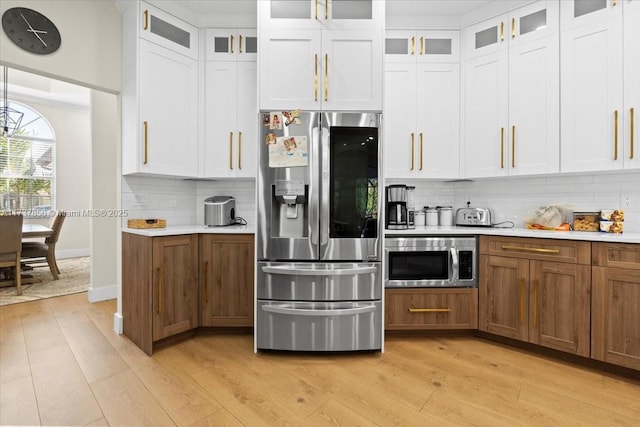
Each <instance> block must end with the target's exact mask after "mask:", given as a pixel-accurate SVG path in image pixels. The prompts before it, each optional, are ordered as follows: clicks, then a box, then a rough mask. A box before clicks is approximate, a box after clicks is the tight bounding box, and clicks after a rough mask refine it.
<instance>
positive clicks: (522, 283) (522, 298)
mask: <svg viewBox="0 0 640 427" xmlns="http://www.w3.org/2000/svg"><path fill="white" fill-rule="evenodd" d="M525 290H526V283H525V281H524V277H521V278H520V323H521V324H522V323H524V312H525V295H524V292H525Z"/></svg>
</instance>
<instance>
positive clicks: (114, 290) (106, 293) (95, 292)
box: [88, 285, 118, 302]
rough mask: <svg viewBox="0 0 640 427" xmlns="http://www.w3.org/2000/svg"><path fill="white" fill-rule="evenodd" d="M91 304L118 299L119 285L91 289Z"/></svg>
mask: <svg viewBox="0 0 640 427" xmlns="http://www.w3.org/2000/svg"><path fill="white" fill-rule="evenodd" d="M88 293H89V302H98V301H105V300H108V299H114V298H118V285H112V286H101V287H99V288H89V292H88Z"/></svg>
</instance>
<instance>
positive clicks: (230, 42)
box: [229, 34, 233, 53]
mask: <svg viewBox="0 0 640 427" xmlns="http://www.w3.org/2000/svg"><path fill="white" fill-rule="evenodd" d="M229 46H230V47H231V53H233V34H231V36H230V37H229Z"/></svg>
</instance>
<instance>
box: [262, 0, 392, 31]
mask: <svg viewBox="0 0 640 427" xmlns="http://www.w3.org/2000/svg"><path fill="white" fill-rule="evenodd" d="M383 3H384V2H383V0H264V8H265V13H264V14H263V15H262V17H263V18H264V19H266V20H269V25H270V27H271V28H273V29H277V28H279V29H300V30H308V29H339V30H346V29H350V30H365V29H368V30H372V29H373V30H376V29H380V28H382V25H383V24H384V7H383ZM263 23H264V22H261V24H263Z"/></svg>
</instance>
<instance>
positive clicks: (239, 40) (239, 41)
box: [238, 34, 242, 53]
mask: <svg viewBox="0 0 640 427" xmlns="http://www.w3.org/2000/svg"><path fill="white" fill-rule="evenodd" d="M238 53H242V34H240V35H239V36H238Z"/></svg>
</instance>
